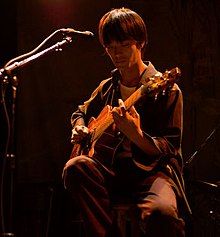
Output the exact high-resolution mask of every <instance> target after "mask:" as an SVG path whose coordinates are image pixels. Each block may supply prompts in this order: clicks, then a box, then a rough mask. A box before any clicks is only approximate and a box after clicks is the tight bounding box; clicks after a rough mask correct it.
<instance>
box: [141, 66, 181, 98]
mask: <svg viewBox="0 0 220 237" xmlns="http://www.w3.org/2000/svg"><path fill="white" fill-rule="evenodd" d="M180 76H181V71H180V69H179V68H178V67H175V68H172V69H171V70H166V71H165V72H164V73H162V75H161V74H160V75H159V74H158V75H157V74H156V75H155V76H153V77H150V78H148V79H147V80H146V84H143V85H142V93H143V94H148V95H149V96H154V97H155V99H156V98H157V96H158V94H159V93H163V94H164V93H165V92H166V91H167V89H169V88H172V86H173V84H174V83H175V82H176V81H177V80H178V79H179V78H180Z"/></svg>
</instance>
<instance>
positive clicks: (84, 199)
mask: <svg viewBox="0 0 220 237" xmlns="http://www.w3.org/2000/svg"><path fill="white" fill-rule="evenodd" d="M63 180H64V186H65V188H66V189H67V190H68V191H69V192H70V193H71V195H72V197H73V198H74V199H75V200H76V202H77V205H79V206H80V209H81V213H82V217H83V219H84V223H85V230H86V233H87V236H88V237H94V236H95V237H120V236H121V234H120V231H119V228H118V227H117V225H115V221H114V215H113V211H112V204H113V203H114V202H115V201H117V198H118V197H120V199H124V200H125V201H127V200H129V202H130V201H132V202H133V203H134V204H135V206H136V209H137V218H138V222H139V226H140V229H141V232H142V233H143V236H146V237H160V236H163V237H184V236H185V231H184V221H183V219H181V218H180V217H179V214H178V206H177V198H176V194H175V192H174V189H173V187H172V185H171V184H170V182H169V181H168V180H167V179H166V178H164V177H163V175H158V176H156V178H155V177H154V178H153V179H152V178H151V176H148V174H146V172H145V171H143V170H140V168H138V167H136V166H135V165H134V163H133V162H132V161H131V159H127V160H126V159H124V160H123V161H120V162H118V163H117V162H116V164H115V167H113V168H111V169H110V168H107V167H105V166H104V165H103V164H101V163H100V162H99V161H98V160H96V159H93V158H90V157H87V156H84V155H81V156H77V157H74V158H72V159H70V160H69V161H68V162H67V163H66V165H65V167H64V170H63Z"/></svg>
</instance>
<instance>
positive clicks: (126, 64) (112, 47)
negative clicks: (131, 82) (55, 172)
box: [105, 40, 141, 70]
mask: <svg viewBox="0 0 220 237" xmlns="http://www.w3.org/2000/svg"><path fill="white" fill-rule="evenodd" d="M105 50H106V52H107V53H108V55H109V56H110V58H111V60H112V62H113V64H114V65H115V67H116V68H118V69H119V70H126V69H129V68H132V66H134V65H136V64H138V63H139V62H141V48H140V47H138V46H137V42H136V41H134V40H125V41H122V42H118V41H112V42H111V43H110V44H109V45H107V46H106V47H105Z"/></svg>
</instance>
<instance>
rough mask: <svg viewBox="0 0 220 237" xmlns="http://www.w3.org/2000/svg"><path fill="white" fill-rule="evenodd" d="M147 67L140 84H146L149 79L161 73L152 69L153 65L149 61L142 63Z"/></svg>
mask: <svg viewBox="0 0 220 237" xmlns="http://www.w3.org/2000/svg"><path fill="white" fill-rule="evenodd" d="M144 63H145V64H146V65H147V67H146V70H145V72H144V74H143V75H142V77H141V81H140V82H141V84H145V83H146V82H148V81H149V77H153V76H155V75H156V74H158V75H160V74H161V73H160V72H159V71H157V70H156V69H155V67H154V65H153V64H152V63H151V62H150V61H147V62H144Z"/></svg>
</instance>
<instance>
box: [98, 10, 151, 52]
mask: <svg viewBox="0 0 220 237" xmlns="http://www.w3.org/2000/svg"><path fill="white" fill-rule="evenodd" d="M129 39H132V40H135V41H137V42H138V43H139V44H140V45H142V44H143V46H145V45H146V44H147V29H146V25H145V23H144V21H143V19H142V18H141V17H140V16H139V15H138V14H137V13H136V12H134V11H132V10H130V9H128V8H118V9H113V10H111V11H109V12H107V13H106V14H105V15H104V16H103V17H102V18H101V20H100V22H99V41H100V43H101V44H102V45H103V46H104V47H105V46H106V45H108V44H109V43H110V42H111V41H113V40H115V41H118V42H122V41H124V40H129Z"/></svg>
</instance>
